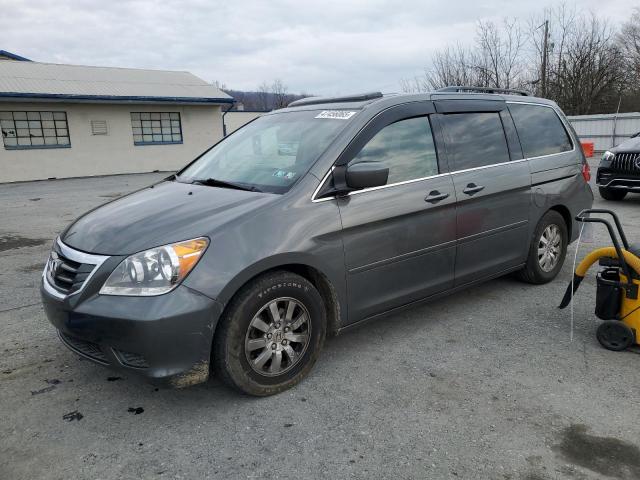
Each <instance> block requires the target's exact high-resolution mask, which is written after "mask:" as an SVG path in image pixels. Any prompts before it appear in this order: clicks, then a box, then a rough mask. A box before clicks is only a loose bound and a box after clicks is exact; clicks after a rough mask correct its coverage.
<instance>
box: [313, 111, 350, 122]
mask: <svg viewBox="0 0 640 480" xmlns="http://www.w3.org/2000/svg"><path fill="white" fill-rule="evenodd" d="M355 114H356V112H348V111H346V110H323V111H322V112H320V113H319V114H318V115H316V117H315V118H333V119H334V120H349V119H350V118H351V117H353V116H354V115H355Z"/></svg>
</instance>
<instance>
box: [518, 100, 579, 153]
mask: <svg viewBox="0 0 640 480" xmlns="http://www.w3.org/2000/svg"><path fill="white" fill-rule="evenodd" d="M509 111H510V112H511V116H512V117H513V121H514V123H515V124H516V130H518V136H519V137H520V143H521V144H522V149H523V150H524V155H525V157H539V156H540V155H550V154H552V153H560V152H566V151H567V150H571V149H572V148H573V147H572V145H571V140H570V138H569V135H567V131H566V130H565V128H564V125H562V122H561V121H560V119H559V118H558V114H557V113H556V112H555V111H554V110H553V109H552V108H549V107H540V106H536V105H524V104H517V103H512V104H510V105H509Z"/></svg>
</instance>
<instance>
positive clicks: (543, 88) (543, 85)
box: [540, 20, 549, 97]
mask: <svg viewBox="0 0 640 480" xmlns="http://www.w3.org/2000/svg"><path fill="white" fill-rule="evenodd" d="M548 50H549V20H545V21H544V37H543V38H542V71H541V72H540V93H541V96H542V97H546V96H547V58H548V57H549V53H548Z"/></svg>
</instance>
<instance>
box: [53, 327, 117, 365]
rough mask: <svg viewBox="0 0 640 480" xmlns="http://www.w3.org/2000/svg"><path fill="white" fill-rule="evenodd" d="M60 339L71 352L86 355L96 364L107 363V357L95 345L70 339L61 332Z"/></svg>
mask: <svg viewBox="0 0 640 480" xmlns="http://www.w3.org/2000/svg"><path fill="white" fill-rule="evenodd" d="M60 338H61V339H62V341H63V342H64V343H65V344H66V345H67V346H68V347H69V348H70V349H71V350H74V351H76V352H78V353H81V354H83V355H86V356H87V357H89V358H91V359H93V360H95V361H97V362H100V363H109V360H108V359H107V356H106V355H105V354H104V353H103V352H102V349H101V348H100V346H99V345H98V344H97V343H93V342H87V341H86V340H80V339H79V338H75V337H72V336H70V335H67V334H66V333H62V332H60Z"/></svg>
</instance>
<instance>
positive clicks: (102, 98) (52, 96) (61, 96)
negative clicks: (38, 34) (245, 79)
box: [0, 92, 234, 104]
mask: <svg viewBox="0 0 640 480" xmlns="http://www.w3.org/2000/svg"><path fill="white" fill-rule="evenodd" d="M0 98H28V99H31V100H34V99H41V100H70V101H74V100H75V101H89V102H91V101H95V102H111V103H114V102H124V103H136V102H149V103H194V104H203V103H204V104H207V103H216V104H217V103H233V102H234V100H233V98H206V97H146V96H124V95H123V96H120V95H72V94H66V93H18V92H0Z"/></svg>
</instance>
